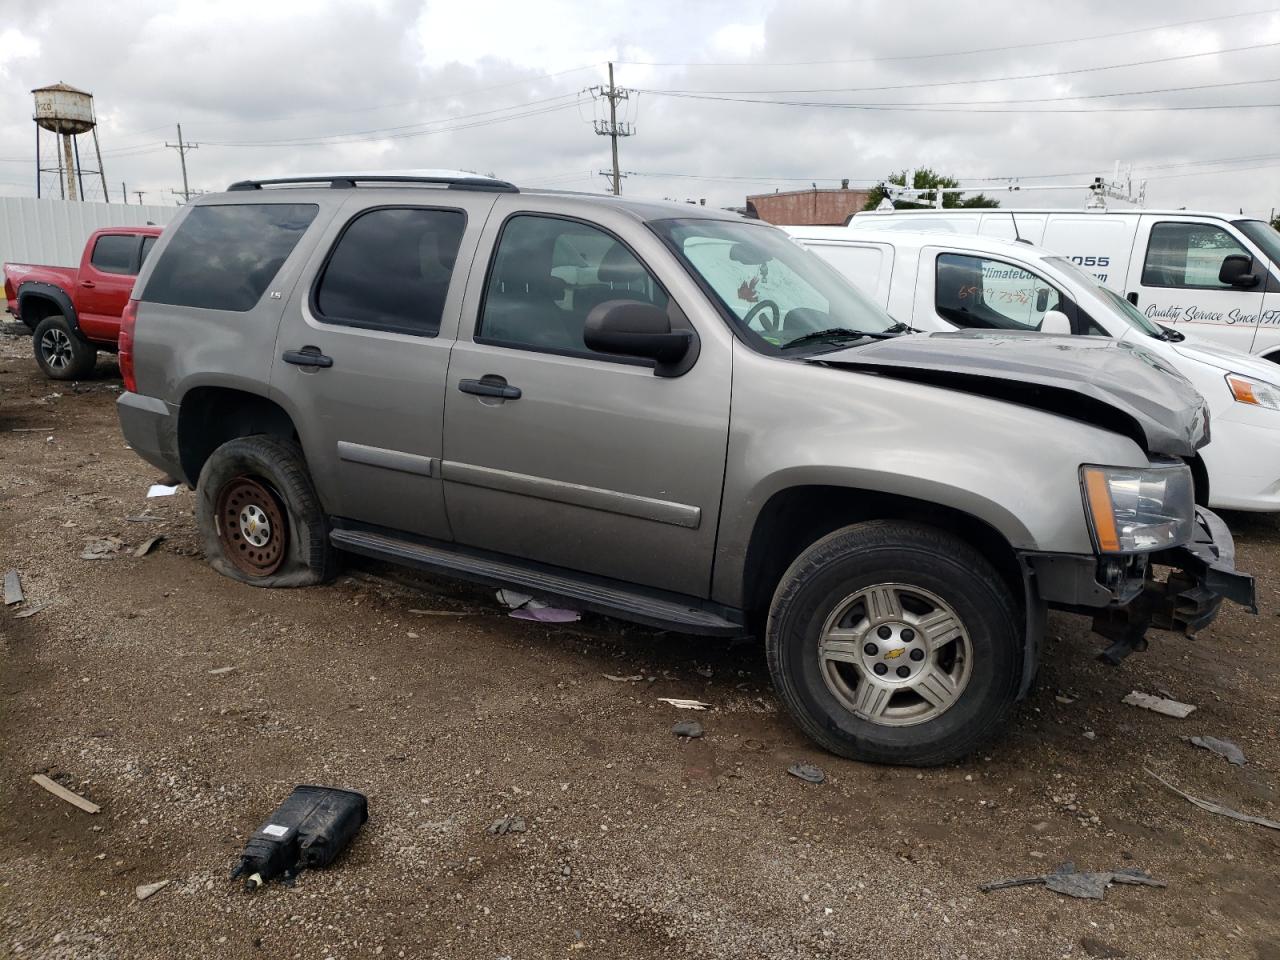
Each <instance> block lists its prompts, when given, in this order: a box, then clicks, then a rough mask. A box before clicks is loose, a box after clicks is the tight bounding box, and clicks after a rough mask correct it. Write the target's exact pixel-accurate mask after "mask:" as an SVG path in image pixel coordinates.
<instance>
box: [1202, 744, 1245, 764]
mask: <svg viewBox="0 0 1280 960" xmlns="http://www.w3.org/2000/svg"><path fill="white" fill-rule="evenodd" d="M1190 743H1191V745H1192V746H1196V747H1202V748H1204V749H1205V750H1209V751H1212V752H1213V753H1216V754H1217V755H1218V756H1220V757H1222V758H1223V759H1224V760H1226V761H1227V763H1230V764H1234V765H1235V766H1237V767H1243V766H1244V765H1245V758H1244V751H1243V750H1241V749H1240V748H1239V747H1238V746H1236V745H1235V744H1234V743H1232V742H1231V741H1230V740H1219V739H1218V738H1217V737H1191V738H1190Z"/></svg>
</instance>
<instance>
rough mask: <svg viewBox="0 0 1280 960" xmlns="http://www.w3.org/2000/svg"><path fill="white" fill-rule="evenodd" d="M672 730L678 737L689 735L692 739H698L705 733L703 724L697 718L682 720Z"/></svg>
mask: <svg viewBox="0 0 1280 960" xmlns="http://www.w3.org/2000/svg"><path fill="white" fill-rule="evenodd" d="M671 732H672V733H673V734H675V735H676V736H677V737H687V738H688V739H690V740H697V739H698V738H699V737H701V736H702V734H703V729H702V724H700V723H699V722H698V721H697V720H681V721H680V722H679V723H677V724H676V725H675V726H674V727H672V728H671Z"/></svg>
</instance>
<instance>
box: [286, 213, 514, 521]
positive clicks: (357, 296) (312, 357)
mask: <svg viewBox="0 0 1280 960" xmlns="http://www.w3.org/2000/svg"><path fill="white" fill-rule="evenodd" d="M367 203H368V200H367V198H366V196H365V195H363V194H361V193H360V192H359V191H356V193H355V195H354V196H353V197H352V198H351V199H350V200H349V201H348V202H347V203H346V204H345V205H344V206H343V208H342V209H341V210H340V211H339V213H338V215H337V216H336V217H334V219H333V221H332V222H331V223H330V224H329V225H328V227H327V228H326V231H325V233H324V235H323V236H322V237H321V239H320V241H319V243H318V245H317V247H316V249H315V251H314V252H313V254H312V257H311V260H310V261H309V262H308V264H307V265H306V267H305V268H304V270H303V273H302V276H303V282H302V283H299V284H298V285H297V287H296V288H295V289H294V290H293V292H292V294H291V295H290V298H289V300H288V303H287V304H286V307H285V312H284V318H283V320H282V322H281V324H280V330H279V335H278V338H277V340H276V362H275V364H274V366H273V368H272V374H271V386H272V394H273V397H275V398H277V399H278V401H279V402H280V403H281V405H283V406H285V408H286V409H287V410H289V412H290V414H291V415H292V417H293V421H294V423H295V424H296V425H297V427H298V432H299V434H300V438H301V440H302V446H303V449H304V451H305V452H306V455H307V465H308V467H309V468H310V470H311V475H312V478H313V479H314V481H315V484H316V488H317V490H318V492H319V494H320V499H321V502H322V503H323V504H324V507H325V511H326V512H327V513H329V514H330V515H333V516H336V517H339V518H346V519H350V520H356V521H360V522H362V523H367V524H374V525H377V526H380V527H386V528H390V529H395V530H400V531H405V532H408V533H414V534H419V535H422V536H428V537H434V538H438V539H449V538H450V536H451V534H450V529H449V524H448V521H447V519H446V517H445V511H444V498H443V494H442V492H441V486H440V483H441V481H440V456H441V428H442V426H443V422H444V397H445V375H446V371H447V370H448V367H449V351H450V348H451V347H452V345H453V341H454V337H455V335H456V333H457V316H458V310H459V308H460V305H461V302H462V297H463V292H464V288H465V286H466V277H467V270H468V268H469V266H470V263H471V253H472V251H474V249H475V246H476V241H477V239H478V237H479V235H480V230H481V228H482V227H483V225H484V222H485V219H486V217H487V216H488V214H489V210H490V209H491V208H492V206H493V196H492V195H491V194H484V193H467V192H463V191H445V190H439V191H429V190H414V191H400V192H397V194H396V199H395V201H394V203H389V204H386V205H379V206H367Z"/></svg>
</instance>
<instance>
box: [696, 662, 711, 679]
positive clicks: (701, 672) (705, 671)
mask: <svg viewBox="0 0 1280 960" xmlns="http://www.w3.org/2000/svg"><path fill="white" fill-rule="evenodd" d="M693 670H694V672H695V673H696V674H697V675H698V676H700V677H706V678H707V679H708V680H710V679H711V678H712V677H714V676H715V675H716V672H715V670H714V669H712V667H711V664H707V665H706V666H705V667H701V666H699V667H694V668H693Z"/></svg>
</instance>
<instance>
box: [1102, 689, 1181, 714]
mask: <svg viewBox="0 0 1280 960" xmlns="http://www.w3.org/2000/svg"><path fill="white" fill-rule="evenodd" d="M1120 702H1121V703H1127V704H1129V706H1131V707H1142V708H1143V709H1144V710H1154V711H1155V712H1156V713H1163V714H1164V715H1165V716H1166V717H1177V718H1178V719H1179V720H1183V719H1186V717H1187V716H1188V715H1189V714H1190V713H1191V712H1192V711H1193V710H1195V707H1194V706H1192V705H1191V704H1189V703H1179V702H1178V701H1177V700H1170V699H1169V698H1168V697H1153V696H1152V695H1151V694H1149V693H1142V692H1141V691H1140V690H1134V691H1133V692H1132V693H1130V694H1129V695H1128V696H1126V697H1125V698H1124V699H1123V700H1122V701H1120Z"/></svg>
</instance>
